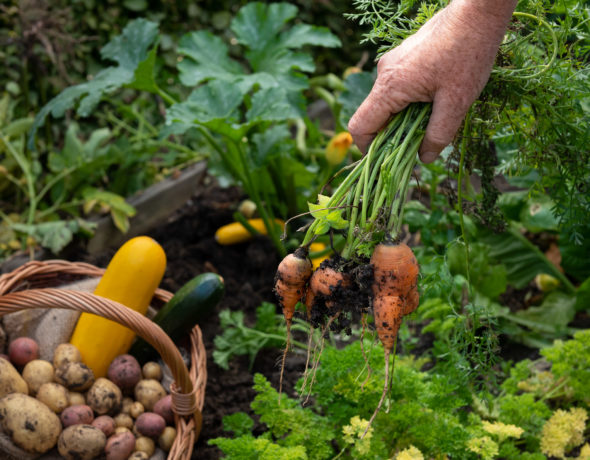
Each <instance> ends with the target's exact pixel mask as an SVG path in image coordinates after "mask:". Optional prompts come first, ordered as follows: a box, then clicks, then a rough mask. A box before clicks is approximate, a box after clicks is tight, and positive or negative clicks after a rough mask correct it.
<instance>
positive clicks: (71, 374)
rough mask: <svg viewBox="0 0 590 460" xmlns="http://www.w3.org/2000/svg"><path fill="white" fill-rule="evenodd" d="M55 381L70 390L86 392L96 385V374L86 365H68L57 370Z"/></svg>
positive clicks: (77, 363) (72, 363)
mask: <svg viewBox="0 0 590 460" xmlns="http://www.w3.org/2000/svg"><path fill="white" fill-rule="evenodd" d="M55 381H56V382H57V383H60V384H61V385H63V386H65V387H66V388H67V389H68V390H71V391H84V390H87V389H88V388H90V386H91V385H92V384H93V383H94V372H92V369H90V368H89V367H88V366H87V365H86V364H84V363H79V362H71V363H66V364H64V365H63V366H59V367H58V368H56V370H55Z"/></svg>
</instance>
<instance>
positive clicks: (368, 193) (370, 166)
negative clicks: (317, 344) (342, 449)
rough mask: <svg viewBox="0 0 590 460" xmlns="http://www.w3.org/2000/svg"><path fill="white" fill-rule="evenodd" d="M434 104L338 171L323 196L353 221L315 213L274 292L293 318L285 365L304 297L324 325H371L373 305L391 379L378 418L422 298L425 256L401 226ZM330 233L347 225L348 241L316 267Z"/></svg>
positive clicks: (401, 117)
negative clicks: (404, 328) (401, 340)
mask: <svg viewBox="0 0 590 460" xmlns="http://www.w3.org/2000/svg"><path fill="white" fill-rule="evenodd" d="M429 111H430V106H428V105H422V104H413V105H410V106H409V107H408V108H407V109H405V110H404V111H402V112H401V113H399V114H398V115H396V116H395V117H394V118H393V119H392V120H391V121H390V123H389V124H388V126H387V127H386V128H385V129H384V130H383V131H381V132H380V133H379V134H378V136H377V137H376V138H375V140H374V141H373V143H372V144H371V146H370V148H369V151H368V152H367V154H366V155H365V156H364V157H363V158H362V159H360V160H359V161H358V162H356V163H355V164H353V165H351V166H349V167H346V168H344V169H343V170H341V171H340V172H338V173H337V176H340V175H345V174H346V173H348V175H346V177H344V179H343V180H342V181H341V183H340V185H339V186H338V187H337V188H336V189H335V190H334V192H333V194H332V196H331V197H330V198H329V199H328V200H327V201H326V200H325V201H324V202H323V203H324V206H325V208H324V209H329V210H341V213H342V214H341V216H342V218H343V219H344V220H345V221H346V223H347V225H346V226H343V225H338V229H336V228H329V227H327V226H326V225H325V224H323V223H322V222H320V220H319V219H318V218H316V219H315V220H314V221H313V222H312V223H311V224H310V225H309V227H308V229H307V233H306V235H305V237H304V239H303V242H302V245H301V247H300V248H299V249H297V250H296V251H295V252H294V253H292V254H290V255H288V256H287V257H285V258H284V259H283V261H282V262H281V263H280V265H279V268H278V271H277V275H276V284H275V292H276V294H277V297H278V300H279V304H280V305H281V307H282V309H283V314H284V316H285V320H286V323H287V346H286V347H285V352H284V354H283V367H284V363H285V357H286V353H287V351H288V348H289V343H290V325H291V321H292V318H293V315H294V313H295V308H296V305H297V303H298V302H302V303H303V304H304V305H305V309H306V314H307V320H308V321H309V322H310V324H311V326H312V327H321V328H322V330H323V331H324V332H325V331H327V330H330V329H332V330H342V329H346V328H348V327H349V326H350V324H351V322H352V321H354V320H355V319H357V318H360V320H361V321H362V325H363V331H364V328H365V325H366V315H367V314H369V313H371V312H372V314H373V318H374V325H375V329H376V332H377V335H378V337H379V339H380V341H381V343H382V344H383V347H384V348H385V385H384V389H383V395H382V397H381V400H380V402H379V405H378V406H377V409H376V411H375V413H374V414H373V417H372V418H371V422H372V420H373V419H374V417H375V416H376V414H377V413H378V411H379V409H380V407H381V405H382V403H383V401H384V399H385V396H386V393H387V389H388V385H389V375H390V373H389V361H390V356H391V354H392V352H393V355H395V351H394V350H395V344H396V338H397V333H398V330H399V327H400V325H401V322H402V319H403V317H404V315H408V314H410V313H411V312H413V311H414V310H415V309H416V308H417V307H418V303H419V293H418V289H417V281H418V271H419V269H418V263H417V261H416V258H415V257H414V254H413V252H412V250H411V249H410V248H409V247H408V246H407V245H406V244H404V243H401V242H400V231H401V224H402V217H403V204H404V202H405V200H406V197H407V193H408V188H409V187H408V186H409V183H410V179H411V176H412V171H413V170H414V167H415V165H416V161H417V153H418V148H419V146H420V143H421V142H422V138H423V136H424V128H425V125H426V122H427V119H428V115H429ZM313 215H314V213H313V212H312V216H313ZM342 227H345V228H344V229H343V230H342ZM326 232H330V233H331V236H333V234H334V232H343V233H344V238H345V245H344V247H343V248H342V250H341V251H340V253H336V251H335V254H334V255H333V256H332V257H331V258H330V259H327V260H325V261H324V262H322V264H321V265H320V266H319V267H318V268H317V269H316V270H315V271H312V264H311V261H310V260H309V257H308V253H309V246H310V245H311V244H312V243H313V241H314V240H315V239H316V238H317V237H318V236H320V235H321V234H323V233H326ZM322 336H323V335H322ZM310 337H311V334H310ZM310 345H311V341H310ZM320 354H321V351H320ZM318 360H319V357H318ZM308 361H309V354H308ZM314 366H317V362H316V364H315V365H314ZM312 369H313V368H312ZM314 374H315V372H314ZM306 376H307V368H306ZM305 381H307V379H306V380H305ZM312 384H313V379H312ZM280 385H281V386H282V370H281V382H280Z"/></svg>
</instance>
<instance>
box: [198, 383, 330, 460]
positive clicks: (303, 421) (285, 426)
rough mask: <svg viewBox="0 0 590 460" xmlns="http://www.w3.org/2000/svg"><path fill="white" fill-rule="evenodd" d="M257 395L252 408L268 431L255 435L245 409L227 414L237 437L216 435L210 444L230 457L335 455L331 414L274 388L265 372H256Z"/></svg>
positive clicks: (264, 459)
mask: <svg viewBox="0 0 590 460" xmlns="http://www.w3.org/2000/svg"><path fill="white" fill-rule="evenodd" d="M254 390H255V391H256V392H257V395H256V397H255V399H254V401H253V402H252V404H251V407H252V410H253V411H254V413H255V414H256V415H258V416H259V417H260V421H261V422H262V423H264V424H265V425H266V426H267V427H268V431H267V432H265V433H264V434H262V435H261V436H259V437H254V436H253V435H252V434H251V433H250V430H251V429H252V427H253V426H254V423H253V421H252V419H251V418H250V417H249V416H248V415H247V414H245V413H243V412H238V413H236V414H232V415H230V416H227V417H224V419H223V425H224V429H225V430H226V431H233V432H234V435H235V436H236V437H235V438H233V439H232V438H215V439H212V440H210V441H209V444H212V445H216V446H218V447H219V448H220V449H221V450H222V451H223V453H224V454H225V455H226V457H224V458H227V459H231V460H242V459H244V460H246V459H260V460H271V459H284V460H305V459H311V458H313V459H318V460H321V459H327V458H331V457H332V456H333V455H334V450H333V449H332V446H331V441H332V439H334V437H335V432H334V429H333V428H332V425H331V424H330V423H329V420H328V419H327V418H324V417H322V416H320V415H317V414H315V413H314V412H312V411H311V409H305V408H302V407H301V406H300V404H299V401H297V400H294V399H289V398H288V397H287V396H286V395H285V394H281V396H280V398H279V394H278V393H277V391H276V390H275V389H274V388H272V386H271V384H270V382H269V381H268V380H266V378H265V377H264V376H263V375H261V374H255V375H254Z"/></svg>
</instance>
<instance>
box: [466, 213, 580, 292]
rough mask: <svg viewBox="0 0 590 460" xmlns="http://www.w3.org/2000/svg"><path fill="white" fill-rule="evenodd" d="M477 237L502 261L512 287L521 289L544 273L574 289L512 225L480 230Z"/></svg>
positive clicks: (567, 288)
mask: <svg viewBox="0 0 590 460" xmlns="http://www.w3.org/2000/svg"><path fill="white" fill-rule="evenodd" d="M478 238H479V240H480V241H482V242H485V243H486V244H488V245H489V246H490V253H489V255H490V257H492V258H493V259H495V260H497V261H499V262H501V263H502V264H504V266H505V267H506V271H507V280H508V283H509V284H511V285H513V286H514V287H515V288H517V289H522V288H524V287H525V286H526V285H527V284H528V283H529V282H530V281H531V280H532V279H533V278H534V277H535V276H536V275H538V274H539V273H547V274H549V275H551V276H553V277H555V278H557V279H559V280H560V281H561V283H562V285H563V286H564V288H565V289H566V290H567V291H569V292H573V291H574V288H573V286H572V284H571V282H570V281H569V280H568V279H567V278H566V277H565V276H564V275H563V274H562V273H561V272H560V271H559V270H558V269H557V268H556V267H555V266H554V265H553V264H552V263H551V262H550V261H549V260H548V259H547V257H545V255H544V254H543V253H542V252H541V251H540V250H539V248H537V247H536V246H535V245H533V244H532V243H531V242H530V241H528V240H527V239H526V238H525V237H524V236H523V235H522V234H521V233H520V231H519V229H518V227H517V226H516V225H515V224H511V225H510V226H509V228H508V230H507V231H506V232H504V233H493V232H492V231H490V230H488V229H480V231H479V232H478Z"/></svg>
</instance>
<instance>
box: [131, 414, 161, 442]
mask: <svg viewBox="0 0 590 460" xmlns="http://www.w3.org/2000/svg"><path fill="white" fill-rule="evenodd" d="M135 428H136V430H137V431H138V432H139V433H140V434H142V435H143V436H147V437H148V438H158V437H159V436H160V435H161V434H162V432H163V431H164V428H166V420H164V418H163V417H162V416H161V415H158V414H156V413H154V412H144V413H143V414H141V415H140V416H139V417H137V420H136V421H135Z"/></svg>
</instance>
